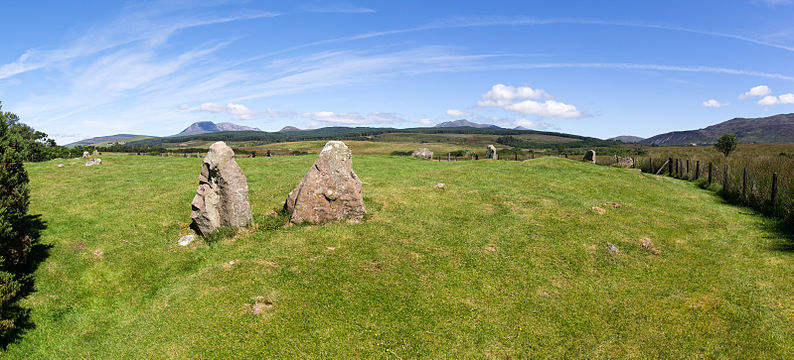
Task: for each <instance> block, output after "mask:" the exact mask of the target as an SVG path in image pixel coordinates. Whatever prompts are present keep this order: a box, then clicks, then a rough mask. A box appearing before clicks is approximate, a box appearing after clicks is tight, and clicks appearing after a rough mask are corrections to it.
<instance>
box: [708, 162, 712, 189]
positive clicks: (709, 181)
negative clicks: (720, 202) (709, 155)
mask: <svg viewBox="0 0 794 360" xmlns="http://www.w3.org/2000/svg"><path fill="white" fill-rule="evenodd" d="M711 168H712V166H711V163H709V185H711Z"/></svg>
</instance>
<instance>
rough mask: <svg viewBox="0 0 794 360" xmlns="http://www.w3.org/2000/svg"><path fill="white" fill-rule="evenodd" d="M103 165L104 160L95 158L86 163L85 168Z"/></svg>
mask: <svg viewBox="0 0 794 360" xmlns="http://www.w3.org/2000/svg"><path fill="white" fill-rule="evenodd" d="M101 163H102V159H99V158H93V159H91V160H88V161H87V162H86V163H85V166H94V165H99V164H101Z"/></svg>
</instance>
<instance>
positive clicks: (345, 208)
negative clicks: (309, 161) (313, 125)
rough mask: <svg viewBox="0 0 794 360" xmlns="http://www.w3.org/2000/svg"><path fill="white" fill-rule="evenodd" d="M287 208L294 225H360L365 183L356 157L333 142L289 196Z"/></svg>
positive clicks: (286, 203)
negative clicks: (356, 167) (343, 222)
mask: <svg viewBox="0 0 794 360" xmlns="http://www.w3.org/2000/svg"><path fill="white" fill-rule="evenodd" d="M284 209H285V210H286V211H287V213H288V214H290V222H292V223H300V222H304V221H306V222H312V223H320V222H325V221H333V220H347V221H350V222H358V221H361V219H362V218H363V217H364V213H365V212H366V210H365V209H364V198H363V196H362V193H361V180H360V179H359V178H358V176H357V175H356V173H355V172H354V171H353V154H352V152H351V151H350V149H349V148H348V147H347V145H345V143H343V142H341V141H329V142H328V143H326V144H325V147H323V150H322V151H321V152H320V155H319V156H318V157H317V160H316V161H315V162H314V165H313V166H312V167H311V169H309V172H308V173H306V176H304V177H303V180H301V182H300V183H299V184H298V186H297V187H296V188H295V189H294V190H292V191H291V192H290V193H289V196H287V200H286V202H285V203H284Z"/></svg>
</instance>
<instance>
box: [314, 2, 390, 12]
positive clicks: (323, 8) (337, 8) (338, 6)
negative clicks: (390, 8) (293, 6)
mask: <svg viewBox="0 0 794 360" xmlns="http://www.w3.org/2000/svg"><path fill="white" fill-rule="evenodd" d="M302 9H303V10H304V11H308V12H316V13H342V14H363V13H374V12H376V11H377V10H374V9H370V8H365V7H361V6H356V5H352V4H349V3H329V4H320V3H313V4H307V5H304V6H303V7H302Z"/></svg>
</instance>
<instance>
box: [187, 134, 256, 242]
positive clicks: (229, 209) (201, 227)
mask: <svg viewBox="0 0 794 360" xmlns="http://www.w3.org/2000/svg"><path fill="white" fill-rule="evenodd" d="M190 205H191V208H192V211H191V213H190V217H191V218H192V219H193V225H194V228H195V229H196V231H198V232H199V234H201V235H207V234H209V233H212V232H214V231H216V230H217V229H218V228H220V227H225V228H240V227H244V226H246V225H248V224H249V223H250V222H251V221H252V219H253V218H252V216H251V205H250V204H249V203H248V182H247V181H246V179H245V175H244V174H243V171H242V170H241V169H240V166H238V165H237V162H236V161H234V151H232V148H230V147H228V146H226V144H225V143H224V142H222V141H219V142H216V143H214V144H212V146H210V149H209V151H208V152H207V156H205V157H204V161H203V162H202V164H201V173H200V175H199V186H198V189H197V190H196V196H195V197H194V198H193V201H192V202H191V203H190Z"/></svg>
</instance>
